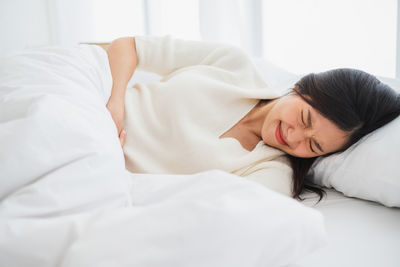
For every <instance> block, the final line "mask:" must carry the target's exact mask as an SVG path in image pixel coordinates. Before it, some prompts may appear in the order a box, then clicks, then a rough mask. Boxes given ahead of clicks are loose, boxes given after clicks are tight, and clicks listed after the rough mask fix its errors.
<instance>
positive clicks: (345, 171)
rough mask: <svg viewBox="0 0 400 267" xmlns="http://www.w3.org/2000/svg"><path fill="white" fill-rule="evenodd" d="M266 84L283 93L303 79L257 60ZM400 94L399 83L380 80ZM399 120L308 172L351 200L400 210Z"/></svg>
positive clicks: (310, 176) (320, 160)
mask: <svg viewBox="0 0 400 267" xmlns="http://www.w3.org/2000/svg"><path fill="white" fill-rule="evenodd" d="M254 61H255V64H256V66H257V67H258V69H259V70H260V73H261V75H262V76H263V78H264V79H265V81H266V82H267V83H268V84H269V85H271V86H274V87H277V88H278V89H280V90H281V91H282V92H284V91H285V90H286V89H288V88H291V87H293V85H294V84H295V83H296V82H297V81H298V80H299V79H300V78H301V77H302V76H301V75H296V74H293V73H290V72H287V71H285V70H282V69H280V68H278V67H277V66H275V65H274V64H272V63H270V62H268V61H266V60H262V59H255V60H254ZM377 78H378V79H379V80H381V81H382V82H384V83H386V84H387V85H389V86H391V87H392V88H393V89H395V90H396V91H397V92H399V91H400V80H398V79H391V78H387V77H377ZM399 160H400V118H397V119H396V120H394V121H392V122H390V123H389V124H388V125H385V126H384V127H382V128H380V129H378V130H376V131H375V132H373V133H371V134H369V135H368V136H365V137H364V138H363V139H361V140H360V141H359V142H358V143H357V144H354V145H353V146H352V147H350V148H349V149H348V150H346V151H344V152H343V153H340V154H334V155H331V156H329V157H326V158H319V159H318V160H317V161H316V162H315V163H314V165H313V167H312V168H311V170H310V172H309V178H310V179H311V180H312V181H313V182H314V183H316V184H318V185H321V186H325V187H333V188H335V189H336V190H338V191H341V192H342V193H343V194H345V195H346V196H349V197H357V198H362V199H366V200H371V201H377V202H379V203H381V204H383V205H386V206H388V207H400V170H399V165H398V164H399Z"/></svg>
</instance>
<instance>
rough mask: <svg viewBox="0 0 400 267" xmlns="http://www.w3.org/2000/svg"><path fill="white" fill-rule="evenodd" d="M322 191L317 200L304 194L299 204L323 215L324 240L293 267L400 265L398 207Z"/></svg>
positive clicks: (328, 190)
mask: <svg viewBox="0 0 400 267" xmlns="http://www.w3.org/2000/svg"><path fill="white" fill-rule="evenodd" d="M326 192H327V196H326V198H324V199H323V200H322V201H321V202H319V203H316V197H315V196H313V194H311V193H307V194H304V195H303V197H304V198H305V200H304V202H303V203H304V204H305V205H307V206H310V207H313V208H315V209H317V210H318V211H320V212H321V213H322V214H323V215H324V219H325V226H326V230H327V234H328V242H327V244H326V246H324V247H323V248H320V249H318V250H316V251H314V252H313V253H311V254H309V255H308V256H306V257H305V258H303V259H302V260H300V261H299V262H298V265H296V266H299V267H300V266H301V267H317V266H318V267H320V266H324V267H338V266H340V267H350V266H351V267H355V266H362V267H376V266H385V267H398V266H400V253H399V248H400V209H399V208H388V207H385V206H382V205H381V204H378V203H376V202H371V201H365V200H360V199H356V198H350V197H346V196H344V195H343V194H342V193H340V192H338V191H336V190H334V189H326Z"/></svg>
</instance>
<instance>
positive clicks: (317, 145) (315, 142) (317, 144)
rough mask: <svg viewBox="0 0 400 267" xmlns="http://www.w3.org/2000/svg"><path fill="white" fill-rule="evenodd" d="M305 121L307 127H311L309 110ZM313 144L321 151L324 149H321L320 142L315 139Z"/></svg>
mask: <svg viewBox="0 0 400 267" xmlns="http://www.w3.org/2000/svg"><path fill="white" fill-rule="evenodd" d="M307 123H308V125H309V127H312V123H311V113H310V110H308V116H307ZM314 144H315V146H316V147H317V148H318V149H319V150H320V151H321V152H322V153H323V152H324V150H323V149H322V147H321V146H320V144H319V143H318V142H317V141H316V140H315V139H314Z"/></svg>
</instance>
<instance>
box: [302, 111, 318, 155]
mask: <svg viewBox="0 0 400 267" xmlns="http://www.w3.org/2000/svg"><path fill="white" fill-rule="evenodd" d="M309 118H310V117H309ZM301 121H302V122H303V125H304V127H307V126H306V123H305V122H304V118H303V110H302V111H301ZM309 121H310V120H309ZM311 144H312V142H311V140H310V150H311V151H312V152H313V153H315V154H317V153H316V152H315V151H314V149H313V148H312V145H311Z"/></svg>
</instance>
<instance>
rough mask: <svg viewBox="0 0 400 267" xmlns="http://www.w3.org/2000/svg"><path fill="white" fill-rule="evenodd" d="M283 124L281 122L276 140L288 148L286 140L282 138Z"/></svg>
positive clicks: (276, 133)
mask: <svg viewBox="0 0 400 267" xmlns="http://www.w3.org/2000/svg"><path fill="white" fill-rule="evenodd" d="M281 124H282V122H279V124H278V126H277V127H276V130H275V137H276V140H277V141H278V143H279V144H281V145H284V146H287V145H288V144H287V143H286V142H285V140H284V139H283V137H282V128H281Z"/></svg>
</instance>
